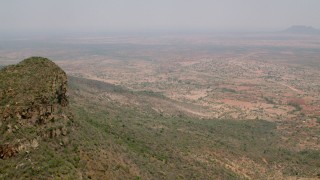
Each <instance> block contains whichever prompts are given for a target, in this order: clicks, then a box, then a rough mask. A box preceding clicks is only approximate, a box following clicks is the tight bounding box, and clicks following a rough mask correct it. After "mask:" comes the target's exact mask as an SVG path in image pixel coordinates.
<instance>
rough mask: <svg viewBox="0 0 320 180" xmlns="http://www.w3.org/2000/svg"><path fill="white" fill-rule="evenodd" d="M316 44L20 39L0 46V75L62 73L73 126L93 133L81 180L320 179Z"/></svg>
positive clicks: (237, 39) (241, 39)
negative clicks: (108, 179)
mask: <svg viewBox="0 0 320 180" xmlns="http://www.w3.org/2000/svg"><path fill="white" fill-rule="evenodd" d="M319 42H320V37H319V36H307V35H305V36H302V35H300V36H293V35H279V34H250V35H248V34H234V35H225V34H220V35H209V34H208V35H192V34H191V35H174V36H173V35H157V36H155V35H143V36H142V35H140V36H134V35H131V36H107V35H104V36H101V35H100V36H79V37H78V36H77V37H59V38H56V39H38V40H34V39H33V40H32V41H31V40H26V39H23V40H21V39H20V40H19V39H17V40H15V41H3V42H2V43H1V44H0V46H1V49H0V65H8V64H13V63H16V62H17V61H19V60H21V59H24V58H26V57H29V56H45V57H48V58H50V59H52V60H53V61H54V62H56V63H57V64H58V65H59V66H60V67H62V69H64V70H65V71H66V72H67V74H68V75H69V76H70V78H69V79H70V88H71V91H70V98H71V99H72V101H71V103H72V107H73V109H74V111H75V112H76V117H77V116H78V118H79V120H81V121H79V127H82V128H84V129H85V127H87V126H92V128H91V129H92V131H89V130H86V131H85V132H83V133H84V134H86V137H87V139H85V138H84V139H82V142H83V144H82V145H80V159H82V160H83V163H84V165H83V168H84V169H85V170H84V171H83V172H84V173H85V174H86V175H87V176H88V177H101V176H104V175H105V176H108V175H113V176H117V175H119V176H120V175H122V176H123V174H131V175H132V176H136V177H137V178H139V177H148V178H152V177H154V176H156V177H161V178H187V179H188V178H197V177H198V178H201V177H209V176H212V177H213V176H217V177H220V178H222V177H238V178H244V179H246V178H248V179H251V178H264V177H268V178H276V179H277V178H280V179H281V178H295V177H307V178H317V177H318V178H319V176H320V172H319V169H320V167H319V166H320V164H319V161H317V159H319V158H320V136H319V135H320V43H319ZM110 89H111V90H110ZM80 129H81V128H80ZM93 129H95V130H93ZM106 134H107V135H108V136H107V137H104V136H105V135H106ZM89 137H92V138H93V137H94V139H95V141H93V142H90V140H89ZM77 138H79V137H75V139H77ZM90 143H94V145H92V144H90ZM88 144H89V145H88ZM88 147H95V148H88ZM99 158H102V159H104V160H105V161H99ZM85 162H86V163H85ZM108 163H109V164H108ZM110 164H112V165H114V166H112V165H110ZM107 166H110V167H107ZM111 166H112V167H113V168H111ZM99 168H100V169H99ZM101 169H102V170H101ZM106 169H107V170H106ZM170 169H172V170H170ZM192 172H196V173H192Z"/></svg>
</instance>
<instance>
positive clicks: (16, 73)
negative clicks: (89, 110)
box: [0, 57, 74, 179]
mask: <svg viewBox="0 0 320 180" xmlns="http://www.w3.org/2000/svg"><path fill="white" fill-rule="evenodd" d="M0 79H1V81H0V134H1V136H0V158H1V159H2V160H1V161H3V162H1V163H0V164H1V165H0V169H1V170H0V171H1V173H0V174H1V175H0V179H1V178H2V176H3V177H17V176H21V175H22V177H24V176H25V177H29V176H30V175H34V173H36V174H38V175H39V176H41V175H42V173H44V174H43V175H44V176H48V175H50V171H49V172H45V171H43V170H41V169H42V168H45V169H47V168H49V169H51V171H52V172H58V170H54V169H55V168H61V167H64V166H61V165H62V164H56V163H57V162H54V161H58V160H57V158H55V157H54V156H55V155H54V154H55V153H57V152H54V151H57V150H58V149H59V148H60V147H62V146H66V145H67V144H68V143H69V138H68V134H69V133H70V125H71V124H72V119H73V118H72V115H71V113H70V112H69V110H68V107H67V106H68V99H67V95H66V93H67V76H66V74H65V72H64V71H63V70H62V69H60V68H59V67H58V66H57V65H56V64H54V63H53V62H52V61H50V60H48V59H46V58H41V57H32V58H28V59H25V60H23V61H22V62H20V63H19V64H17V65H11V66H7V67H4V68H3V69H1V71H0ZM61 160H62V159H61ZM62 161H64V160H62ZM51 163H52V164H51ZM53 166H56V167H53ZM66 166H69V171H70V169H74V167H73V165H72V164H71V163H69V164H68V165H67V164H66ZM13 168H16V170H15V171H13ZM67 169H68V168H67ZM17 172H18V173H17ZM70 172H71V171H70ZM68 173H69V172H68Z"/></svg>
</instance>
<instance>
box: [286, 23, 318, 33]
mask: <svg viewBox="0 0 320 180" xmlns="http://www.w3.org/2000/svg"><path fill="white" fill-rule="evenodd" d="M282 33H287V34H320V30H319V29H316V28H314V27H311V26H302V25H295V26H291V27H289V28H288V29H286V30H284V31H282Z"/></svg>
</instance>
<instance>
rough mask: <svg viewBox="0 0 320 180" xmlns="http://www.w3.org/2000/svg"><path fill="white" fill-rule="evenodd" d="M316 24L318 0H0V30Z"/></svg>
mask: <svg viewBox="0 0 320 180" xmlns="http://www.w3.org/2000/svg"><path fill="white" fill-rule="evenodd" d="M291 25H308V26H314V27H316V28H320V0H0V31H2V32H6V31H7V32H10V31H11V32H23V31H28V32H32V31H36V32H39V31H43V32H46V31H51V32H55V31H57V32H58V31H59V32H61V31H62V32H63V31H79V32H99V31H115V32H116V31H153V30H173V31H177V30H215V31H223V30H249V31H256V30H278V29H283V28H286V27H288V26H291Z"/></svg>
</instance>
